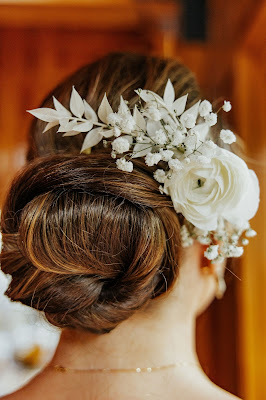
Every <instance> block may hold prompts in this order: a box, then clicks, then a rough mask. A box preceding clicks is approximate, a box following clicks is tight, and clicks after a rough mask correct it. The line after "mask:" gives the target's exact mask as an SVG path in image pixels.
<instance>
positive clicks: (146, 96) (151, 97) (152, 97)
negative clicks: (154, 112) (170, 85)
mask: <svg viewBox="0 0 266 400" xmlns="http://www.w3.org/2000/svg"><path fill="white" fill-rule="evenodd" d="M135 92H136V93H137V94H138V95H139V97H140V98H141V99H142V100H144V101H145V102H146V103H147V102H153V101H157V102H159V103H160V104H162V103H163V99H162V98H161V97H160V96H158V94H156V93H154V92H152V91H151V90H142V89H138V90H135Z"/></svg>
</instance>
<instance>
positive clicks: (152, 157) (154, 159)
mask: <svg viewBox="0 0 266 400" xmlns="http://www.w3.org/2000/svg"><path fill="white" fill-rule="evenodd" d="M161 159H162V156H161V154H160V153H148V154H147V155H146V157H145V163H146V164H147V165H148V167H152V166H153V165H156V164H158V162H159V161H161Z"/></svg>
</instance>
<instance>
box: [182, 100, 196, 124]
mask: <svg viewBox="0 0 266 400" xmlns="http://www.w3.org/2000/svg"><path fill="white" fill-rule="evenodd" d="M199 105H200V100H199V101H198V102H197V103H196V104H194V106H192V107H190V108H189V109H188V110H186V111H185V112H184V113H183V114H182V115H181V117H180V121H181V123H182V124H183V125H184V121H185V119H186V117H187V116H188V115H189V117H190V118H195V120H196V119H197V116H198V111H199Z"/></svg>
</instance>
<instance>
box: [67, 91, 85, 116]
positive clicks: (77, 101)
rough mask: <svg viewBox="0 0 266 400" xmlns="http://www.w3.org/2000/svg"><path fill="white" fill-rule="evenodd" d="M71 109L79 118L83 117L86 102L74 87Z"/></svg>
mask: <svg viewBox="0 0 266 400" xmlns="http://www.w3.org/2000/svg"><path fill="white" fill-rule="evenodd" d="M70 110H71V112H72V113H73V114H74V115H75V116H76V117H78V118H81V117H82V115H83V114H84V104H83V101H82V98H81V97H80V95H79V94H78V92H77V91H76V89H75V88H74V86H73V87H72V93H71V97H70Z"/></svg>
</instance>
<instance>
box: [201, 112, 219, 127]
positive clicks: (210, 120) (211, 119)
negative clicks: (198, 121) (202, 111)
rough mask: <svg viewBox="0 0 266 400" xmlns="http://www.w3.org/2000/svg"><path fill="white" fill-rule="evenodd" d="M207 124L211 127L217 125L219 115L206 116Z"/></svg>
mask: <svg viewBox="0 0 266 400" xmlns="http://www.w3.org/2000/svg"><path fill="white" fill-rule="evenodd" d="M204 119H205V122H206V123H207V124H208V125H209V126H213V125H215V124H216V123H217V114H215V113H210V114H208V115H206V116H205V117H204Z"/></svg>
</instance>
